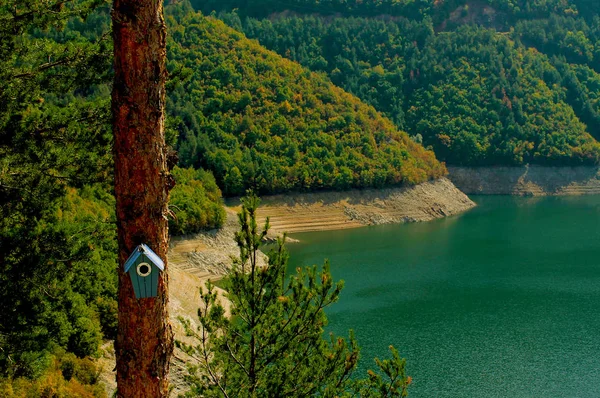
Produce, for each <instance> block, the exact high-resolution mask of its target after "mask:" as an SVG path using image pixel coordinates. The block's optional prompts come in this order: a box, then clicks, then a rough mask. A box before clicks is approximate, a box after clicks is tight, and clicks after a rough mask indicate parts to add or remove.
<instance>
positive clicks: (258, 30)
mask: <svg viewBox="0 0 600 398" xmlns="http://www.w3.org/2000/svg"><path fill="white" fill-rule="evenodd" d="M266 3H267V2H265V4H266ZM202 4H203V5H202V9H203V10H204V11H205V12H210V10H212V9H213V8H215V9H217V10H222V12H221V13H220V14H219V15H220V17H221V18H222V19H223V20H224V21H226V22H227V23H228V24H230V25H231V26H233V27H235V28H236V29H238V30H240V31H243V32H245V33H246V35H248V36H249V37H251V38H256V39H258V41H259V42H260V43H261V44H263V45H265V46H266V47H268V48H270V49H273V50H275V51H277V52H278V53H280V54H281V55H283V56H285V57H287V58H290V59H292V60H295V61H297V62H299V63H301V64H303V65H305V66H307V67H309V68H310V69H312V70H314V71H321V72H324V73H326V74H327V75H328V77H329V78H330V79H331V80H332V82H333V83H335V84H336V85H338V86H340V87H342V88H344V89H345V90H347V91H349V92H351V93H353V94H355V95H357V96H358V97H359V98H361V99H362V100H364V101H365V102H367V103H370V104H371V105H373V106H374V107H375V108H376V109H377V110H379V111H381V112H383V113H384V114H385V115H387V116H388V117H389V118H391V119H392V120H393V121H394V123H395V124H396V125H397V126H398V127H399V128H401V129H404V130H406V131H407V132H408V133H409V134H410V135H411V136H414V137H422V140H423V144H424V145H425V146H431V147H432V148H433V149H434V150H435V152H436V155H437V156H438V158H439V159H440V160H445V161H447V162H448V163H449V164H456V165H472V166H478V165H497V164H502V165H519V164H525V163H536V164H542V165H578V164H597V163H598V161H599V159H600V146H599V145H598V143H597V139H598V138H600V131H599V130H598V121H600V114H599V113H598V112H599V109H598V100H597V96H598V94H597V87H598V86H597V82H598V81H599V77H600V76H599V75H598V73H597V72H598V57H600V41H599V40H598V31H599V30H600V19H599V18H598V11H599V6H598V3H597V2H586V1H570V2H568V1H546V2H528V1H487V2H486V1H471V2H465V1H427V0H424V1H417V2H413V1H410V2H408V1H407V2H402V1H400V2H386V1H381V2H376V1H365V2H342V1H340V2H300V1H291V2H287V3H285V4H287V5H288V6H289V8H288V10H293V11H294V12H293V13H285V12H283V11H285V10H284V4H283V3H278V4H279V5H277V6H274V7H276V9H277V10H279V11H282V13H278V14H269V15H270V18H268V19H267V18H264V19H263V18H262V17H265V16H267V14H265V10H270V8H267V7H266V6H264V7H261V6H260V5H259V4H257V3H256V2H253V3H246V2H240V1H238V2H235V1H232V2H229V3H219V5H218V6H217V5H216V4H217V3H214V4H212V5H211V4H210V3H202ZM226 4H229V6H230V7H235V8H238V11H236V13H231V12H228V9H227V5H226ZM198 6H200V4H199V3H198ZM361 10H362V11H361ZM363 11H364V12H363ZM331 12H334V14H330V13H331ZM375 15H377V16H376V17H375ZM594 16H595V17H594ZM594 137H595V138H594Z"/></svg>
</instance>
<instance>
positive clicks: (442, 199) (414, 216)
mask: <svg viewBox="0 0 600 398" xmlns="http://www.w3.org/2000/svg"><path fill="white" fill-rule="evenodd" d="M474 206H475V203H473V202H472V201H471V200H470V199H469V198H468V197H467V196H466V195H465V194H464V193H462V192H461V191H459V190H458V189H457V188H456V187H455V186H454V185H453V184H452V183H451V182H450V181H449V180H448V179H446V178H441V179H439V180H435V181H429V182H425V183H423V184H419V185H416V186H412V187H397V188H386V189H365V190H352V191H345V192H318V193H306V194H286V195H275V196H269V197H265V198H262V205H261V207H260V209H259V211H258V215H259V217H260V219H261V221H264V219H265V218H266V217H267V216H268V217H269V218H270V223H271V228H272V232H273V233H283V232H289V233H294V232H307V231H326V230H336V229H347V228H356V227H361V226H364V225H376V224H394V223H406V222H420V221H431V220H434V219H436V218H442V217H446V216H451V215H454V214H458V213H462V212H464V211H466V210H468V209H470V208H472V207H474Z"/></svg>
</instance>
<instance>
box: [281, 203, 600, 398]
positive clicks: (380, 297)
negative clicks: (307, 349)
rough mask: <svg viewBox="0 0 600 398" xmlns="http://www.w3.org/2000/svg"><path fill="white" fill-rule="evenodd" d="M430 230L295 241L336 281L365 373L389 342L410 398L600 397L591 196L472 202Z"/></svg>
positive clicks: (599, 235)
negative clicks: (326, 263) (401, 362)
mask: <svg viewBox="0 0 600 398" xmlns="http://www.w3.org/2000/svg"><path fill="white" fill-rule="evenodd" d="M473 199H474V200H475V202H477V203H478V207H477V208H475V209H473V210H471V211H469V212H467V213H465V214H462V215H460V216H456V217H450V218H447V219H443V220H438V221H434V222H430V223H419V224H405V225H392V226H376V227H367V228H360V229H354V230H347V231H335V232H319V233H304V234H295V235H293V237H295V238H298V239H300V240H301V241H302V243H299V244H293V245H289V246H288V247H289V249H290V254H291V259H290V266H291V268H295V267H296V266H300V265H309V264H322V263H323V259H324V258H328V259H329V260H330V261H331V271H332V273H333V277H334V279H336V280H338V279H343V280H344V281H345V289H344V291H343V292H342V296H341V298H340V301H339V302H338V303H336V304H335V305H334V306H333V307H331V308H330V309H329V311H328V316H329V321H330V323H329V327H328V329H329V330H330V331H333V332H334V333H336V334H340V335H344V336H346V335H347V330H348V329H354V331H355V333H356V337H357V339H358V342H359V344H360V346H361V348H362V365H361V373H362V372H364V370H366V368H367V367H369V368H372V367H373V365H372V364H373V362H372V360H371V358H373V357H375V356H379V357H385V356H388V348H387V347H388V346H389V345H390V344H393V345H394V346H396V348H398V350H399V351H400V353H401V355H402V356H403V357H405V358H407V360H408V362H407V373H408V374H409V375H410V376H412V378H413V384H412V385H411V388H410V391H409V392H410V393H409V396H411V397H485V398H487V397H489V398H493V397H600V197H569V198H541V199H538V198H515V197H474V198H473Z"/></svg>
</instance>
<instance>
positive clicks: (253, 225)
mask: <svg viewBox="0 0 600 398" xmlns="http://www.w3.org/2000/svg"><path fill="white" fill-rule="evenodd" d="M257 206H258V199H257V197H255V196H253V195H251V196H249V197H246V198H244V199H243V200H242V210H241V212H240V213H239V222H240V230H239V232H237V233H236V238H235V239H236V242H237V244H238V246H239V248H240V257H239V258H238V259H236V261H235V262H234V268H233V270H232V272H231V274H230V275H229V276H228V278H227V280H226V282H225V287H226V289H227V291H228V295H227V298H228V300H229V302H230V304H231V305H230V308H231V310H230V311H231V314H225V310H224V309H223V307H222V306H221V304H220V303H219V301H218V298H217V293H216V292H215V291H214V289H213V287H212V286H211V284H210V282H209V284H208V285H207V289H206V290H203V289H202V291H201V303H200V304H201V307H200V309H199V310H198V316H199V320H200V326H199V327H198V330H194V329H193V328H192V327H191V323H190V322H189V320H187V321H186V320H183V319H181V321H182V322H183V324H184V326H185V328H186V331H187V333H188V335H189V336H192V337H194V338H195V339H196V341H197V344H196V345H186V344H184V343H177V344H178V346H179V347H181V348H183V349H184V350H185V351H186V352H187V353H188V354H189V355H192V356H193V357H195V358H197V359H198V360H199V365H198V366H190V367H189V376H188V377H187V380H188V383H189V385H190V387H191V390H190V391H189V392H188V393H187V394H185V396H187V397H196V396H201V397H265V398H268V397H311V396H322V397H352V396H360V397H363V398H368V397H373V398H375V397H403V396H406V394H407V387H408V385H409V383H410V378H409V377H407V376H406V375H405V372H404V367H405V360H403V359H401V358H400V357H399V355H398V352H397V351H396V350H395V349H394V348H393V347H391V351H392V358H391V359H388V360H384V361H379V360H376V363H377V365H378V368H379V371H378V372H374V371H369V372H368V375H367V377H365V378H364V379H360V378H357V377H354V374H355V371H356V367H357V364H358V359H359V348H358V346H357V343H356V341H355V339H354V338H353V335H352V333H350V337H349V339H348V340H345V339H343V338H340V337H336V336H333V335H330V336H329V338H328V339H326V338H324V337H323V334H324V328H325V327H326V326H327V317H326V315H325V312H324V310H325V309H326V308H327V307H329V306H331V305H332V304H334V303H335V302H336V301H337V300H338V297H339V294H340V292H341V290H342V287H343V283H341V282H338V283H334V282H333V279H332V276H331V273H330V272H329V265H328V264H327V262H325V265H324V266H323V268H322V269H321V270H320V271H318V270H317V268H316V267H311V268H307V269H305V270H301V269H299V270H298V271H297V273H296V274H294V275H291V276H290V277H288V276H287V275H286V269H287V260H288V254H287V251H286V250H285V248H284V246H283V241H284V240H285V237H284V238H283V239H280V240H279V241H278V243H277V245H276V247H275V248H274V249H273V250H271V252H270V253H269V265H268V266H267V267H264V268H260V267H258V266H257V262H256V253H257V251H258V250H259V249H260V248H261V246H262V244H263V243H262V242H263V238H264V237H265V236H266V234H267V231H268V221H267V224H266V225H265V227H264V228H263V229H261V228H259V226H258V225H257V222H256V209H257Z"/></svg>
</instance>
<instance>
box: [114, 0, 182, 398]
mask: <svg viewBox="0 0 600 398" xmlns="http://www.w3.org/2000/svg"><path fill="white" fill-rule="evenodd" d="M162 3H163V1H162V0H115V1H114V4H113V11H112V21H113V40H114V68H115V77H114V87H113V95H112V111H113V132H114V137H115V143H114V160H115V197H116V208H117V228H118V241H119V265H120V266H119V331H118V335H117V340H116V343H115V349H116V356H117V390H118V392H117V395H118V396H119V397H144V398H150V397H166V396H167V395H168V379H167V376H168V373H169V360H170V357H171V354H172V352H173V333H172V330H171V325H170V323H169V316H168V310H167V301H168V290H167V287H168V276H167V270H168V267H167V248H168V223H167V218H166V216H167V211H168V207H167V205H168V199H169V190H170V188H171V187H172V185H173V184H172V178H171V176H170V174H169V171H168V169H167V164H166V145H165V135H164V106H165V80H166V75H167V73H166V66H165V62H166V27H165V22H164V16H163V8H162ZM140 243H146V244H147V245H148V246H150V248H151V249H152V250H153V251H154V252H156V254H157V255H158V256H159V257H160V258H161V259H162V260H163V261H164V262H165V272H162V273H161V274H160V277H159V282H158V297H156V298H145V299H139V300H138V299H136V298H135V296H134V292H133V286H132V284H131V280H130V277H129V275H128V274H126V273H125V272H123V265H124V263H125V261H126V260H127V258H128V257H129V255H130V254H131V252H132V251H133V250H134V248H135V247H136V246H137V245H139V244H140Z"/></svg>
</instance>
